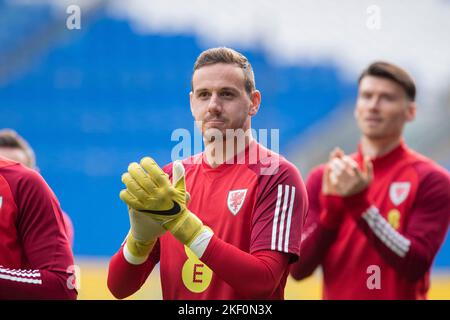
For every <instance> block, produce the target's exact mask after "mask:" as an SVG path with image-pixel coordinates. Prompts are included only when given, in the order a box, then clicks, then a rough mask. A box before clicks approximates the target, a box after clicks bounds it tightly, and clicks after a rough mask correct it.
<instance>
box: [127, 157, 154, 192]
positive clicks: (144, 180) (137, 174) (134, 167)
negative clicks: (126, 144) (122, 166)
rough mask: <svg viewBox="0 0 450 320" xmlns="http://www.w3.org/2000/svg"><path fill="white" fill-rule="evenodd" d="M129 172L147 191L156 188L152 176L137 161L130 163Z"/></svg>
mask: <svg viewBox="0 0 450 320" xmlns="http://www.w3.org/2000/svg"><path fill="white" fill-rule="evenodd" d="M128 172H129V173H130V175H131V176H132V177H133V178H134V180H136V182H137V183H138V184H139V185H140V186H141V187H142V188H143V189H144V190H145V191H147V192H149V193H151V192H153V190H154V189H155V188H156V185H155V183H154V182H153V181H152V179H151V178H150V176H149V175H148V174H147V173H146V172H145V171H144V169H143V168H142V167H141V166H140V165H139V164H137V163H136V162H133V163H130V165H129V166H128Z"/></svg>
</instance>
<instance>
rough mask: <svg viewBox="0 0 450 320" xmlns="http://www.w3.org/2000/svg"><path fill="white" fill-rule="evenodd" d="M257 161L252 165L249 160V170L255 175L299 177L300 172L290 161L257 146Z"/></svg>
mask: <svg viewBox="0 0 450 320" xmlns="http://www.w3.org/2000/svg"><path fill="white" fill-rule="evenodd" d="M255 159H257V160H256V161H255V162H254V163H252V161H251V158H250V159H249V168H250V169H251V170H253V171H254V172H255V173H256V174H257V175H268V176H280V175H281V176H282V175H300V172H299V170H298V168H297V166H295V165H294V164H293V163H292V162H291V161H289V160H287V159H286V158H285V157H284V156H282V155H281V154H279V153H277V152H275V151H273V150H270V149H267V148H265V147H264V146H262V145H260V144H257V157H255Z"/></svg>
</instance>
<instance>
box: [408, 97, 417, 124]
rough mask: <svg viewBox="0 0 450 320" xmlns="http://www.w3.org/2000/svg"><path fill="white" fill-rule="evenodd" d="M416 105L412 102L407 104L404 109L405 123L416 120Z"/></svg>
mask: <svg viewBox="0 0 450 320" xmlns="http://www.w3.org/2000/svg"><path fill="white" fill-rule="evenodd" d="M416 109H417V106H416V103H415V102H414V101H411V102H409V104H408V106H407V108H406V121H407V122H411V121H414V119H416Z"/></svg>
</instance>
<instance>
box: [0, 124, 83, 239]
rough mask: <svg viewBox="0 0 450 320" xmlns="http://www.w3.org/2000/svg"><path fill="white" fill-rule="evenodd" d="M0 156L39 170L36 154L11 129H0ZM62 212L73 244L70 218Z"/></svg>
mask: <svg viewBox="0 0 450 320" xmlns="http://www.w3.org/2000/svg"><path fill="white" fill-rule="evenodd" d="M0 156H1V157H4V158H8V159H10V160H13V161H17V162H19V163H21V164H23V165H24V166H26V167H28V168H30V169H34V170H37V171H38V172H39V169H38V168H37V166H36V156H35V153H34V151H33V148H31V146H30V145H29V144H28V142H27V141H26V140H25V139H24V138H23V137H22V136H20V135H19V134H18V133H17V132H16V131H14V130H12V129H3V130H0ZM62 214H63V218H64V226H65V230H66V234H67V238H68V239H69V243H70V245H71V246H73V239H74V231H73V224H72V220H71V219H70V217H69V216H68V215H67V213H65V212H64V211H63V212H62Z"/></svg>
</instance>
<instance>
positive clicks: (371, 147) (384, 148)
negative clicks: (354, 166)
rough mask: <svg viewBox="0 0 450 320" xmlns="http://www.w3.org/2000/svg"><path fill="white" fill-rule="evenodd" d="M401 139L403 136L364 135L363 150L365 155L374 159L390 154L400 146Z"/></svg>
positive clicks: (362, 140)
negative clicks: (380, 136) (379, 136)
mask: <svg viewBox="0 0 450 320" xmlns="http://www.w3.org/2000/svg"><path fill="white" fill-rule="evenodd" d="M401 141H402V137H401V136H399V137H396V138H395V139H392V138H390V139H370V138H368V137H365V136H363V137H362V138H361V150H362V153H363V155H364V156H368V157H369V158H371V159H374V158H378V157H381V156H384V155H385V154H388V153H389V152H391V151H392V150H394V149H395V148H396V147H398V146H399V145H400V142H401Z"/></svg>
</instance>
